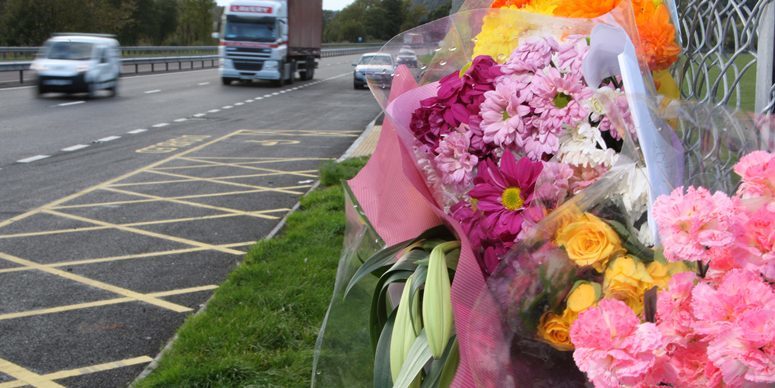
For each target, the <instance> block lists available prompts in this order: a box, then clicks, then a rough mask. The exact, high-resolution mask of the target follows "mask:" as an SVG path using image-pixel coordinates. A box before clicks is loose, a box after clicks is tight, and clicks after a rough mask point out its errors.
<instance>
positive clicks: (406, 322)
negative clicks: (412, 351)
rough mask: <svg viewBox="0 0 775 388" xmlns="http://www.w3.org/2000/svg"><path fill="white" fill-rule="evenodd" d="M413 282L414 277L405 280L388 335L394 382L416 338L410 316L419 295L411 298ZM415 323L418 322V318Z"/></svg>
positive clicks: (391, 372) (391, 371) (416, 294)
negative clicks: (390, 332)
mask: <svg viewBox="0 0 775 388" xmlns="http://www.w3.org/2000/svg"><path fill="white" fill-rule="evenodd" d="M413 280H414V275H411V276H409V278H408V279H406V284H405V285H404V291H403V292H402V293H401V300H400V302H399V304H398V311H396V320H395V323H394V324H393V333H392V334H391V335H390V374H391V376H393V381H396V378H398V373H399V372H400V371H401V367H402V366H403V365H404V359H406V355H407V354H408V353H409V348H410V347H411V346H412V343H413V342H414V340H415V338H417V335H416V334H415V329H414V325H413V324H412V316H411V314H412V305H415V306H416V305H417V304H418V303H419V301H418V300H419V297H420V295H419V293H415V297H414V298H411V294H412V281H413ZM412 299H415V300H412ZM415 321H419V317H417V319H415Z"/></svg>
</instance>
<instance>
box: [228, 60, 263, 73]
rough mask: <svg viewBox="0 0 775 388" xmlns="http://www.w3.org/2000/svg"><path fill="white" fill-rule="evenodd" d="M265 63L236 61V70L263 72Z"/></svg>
mask: <svg viewBox="0 0 775 388" xmlns="http://www.w3.org/2000/svg"><path fill="white" fill-rule="evenodd" d="M263 67H264V62H237V61H234V68H235V69H237V70H252V71H261V69H262V68H263Z"/></svg>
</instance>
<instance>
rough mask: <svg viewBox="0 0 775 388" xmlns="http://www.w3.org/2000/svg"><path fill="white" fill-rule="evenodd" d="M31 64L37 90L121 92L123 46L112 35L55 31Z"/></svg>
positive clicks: (90, 95)
mask: <svg viewBox="0 0 775 388" xmlns="http://www.w3.org/2000/svg"><path fill="white" fill-rule="evenodd" d="M30 68H31V69H32V70H33V71H35V74H36V77H37V84H38V88H37V93H38V95H39V96H40V95H42V94H44V93H49V92H62V93H88V94H89V97H95V96H96V94H97V92H98V91H99V90H103V89H105V90H109V91H110V92H111V93H110V94H111V95H112V96H115V95H116V94H117V93H118V78H119V76H120V75H121V50H120V49H119V44H118V41H117V40H116V39H114V38H113V37H112V36H111V35H97V34H55V35H54V37H53V38H51V39H49V40H48V41H46V43H45V44H44V45H43V47H42V48H41V49H40V52H39V53H38V56H37V58H36V59H35V60H34V61H33V62H32V65H31V66H30Z"/></svg>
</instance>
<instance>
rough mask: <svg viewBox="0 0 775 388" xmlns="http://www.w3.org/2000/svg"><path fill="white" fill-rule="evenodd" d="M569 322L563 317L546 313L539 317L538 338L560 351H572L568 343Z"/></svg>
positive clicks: (571, 345)
mask: <svg viewBox="0 0 775 388" xmlns="http://www.w3.org/2000/svg"><path fill="white" fill-rule="evenodd" d="M570 325H571V324H570V321H568V319H566V317H565V316H561V315H557V314H555V313H551V312H547V313H544V315H543V316H541V322H540V323H539V326H538V337H539V338H541V339H542V340H544V341H545V342H546V343H548V344H549V345H552V347H553V348H555V349H557V350H561V351H569V350H573V344H572V343H571V342H570Z"/></svg>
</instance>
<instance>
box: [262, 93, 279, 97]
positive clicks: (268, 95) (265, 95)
mask: <svg viewBox="0 0 775 388" xmlns="http://www.w3.org/2000/svg"><path fill="white" fill-rule="evenodd" d="M275 94H277V93H275ZM269 97H272V95H271V94H264V98H269Z"/></svg>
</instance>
